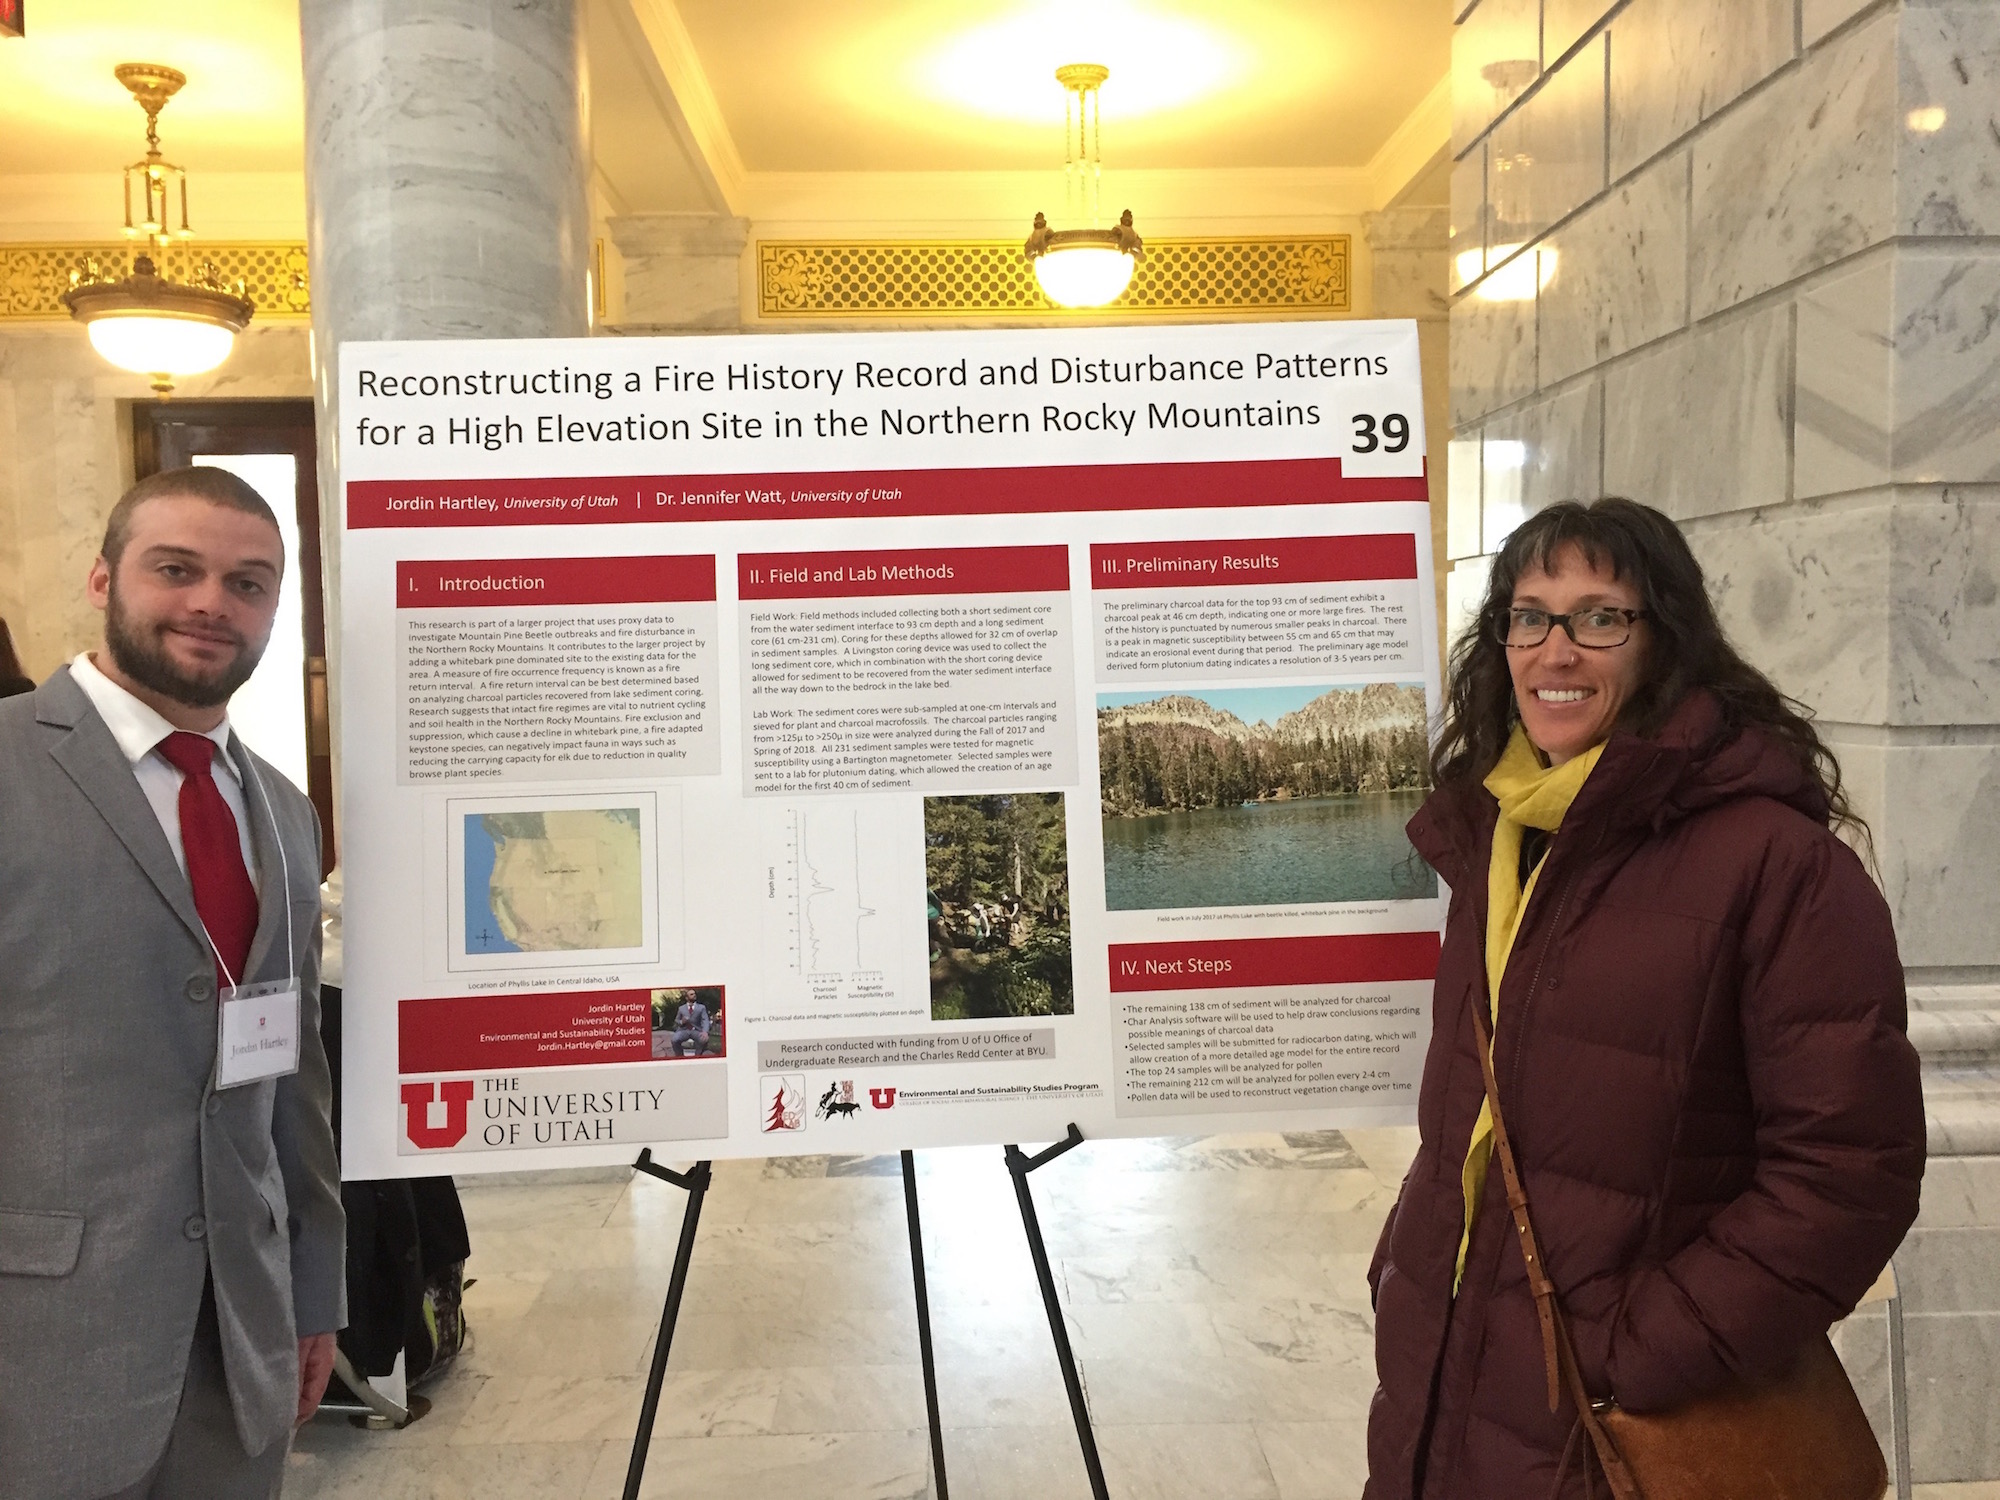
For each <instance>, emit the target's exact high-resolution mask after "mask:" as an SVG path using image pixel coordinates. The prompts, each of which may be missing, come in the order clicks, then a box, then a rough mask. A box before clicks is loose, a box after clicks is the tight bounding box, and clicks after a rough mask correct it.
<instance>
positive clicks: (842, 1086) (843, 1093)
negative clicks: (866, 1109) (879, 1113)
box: [819, 1079, 861, 1120]
mask: <svg viewBox="0 0 2000 1500" xmlns="http://www.w3.org/2000/svg"><path fill="white" fill-rule="evenodd" d="M860 1113H861V1106H860V1105H859V1104H856V1103H855V1102H854V1081H853V1080H852V1079H844V1080H843V1081H841V1082H839V1083H830V1084H828V1085H827V1086H826V1092H825V1093H824V1094H821V1095H820V1096H819V1117H820V1118H821V1119H822V1120H831V1119H833V1118H834V1117H835V1116H836V1115H837V1116H839V1117H840V1118H841V1119H844V1120H851V1119H852V1118H854V1116H856V1115H858V1114H860Z"/></svg>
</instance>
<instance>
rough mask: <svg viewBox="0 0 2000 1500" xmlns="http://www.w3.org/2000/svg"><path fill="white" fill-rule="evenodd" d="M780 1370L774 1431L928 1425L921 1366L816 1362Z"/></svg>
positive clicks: (870, 1429) (900, 1428)
mask: <svg viewBox="0 0 2000 1500" xmlns="http://www.w3.org/2000/svg"><path fill="white" fill-rule="evenodd" d="M776 1373H777V1374H778V1377H779V1395H778V1404H777V1412H776V1415H775V1416H774V1418H773V1419H772V1422H771V1425H770V1428H769V1430H770V1431H772V1432H780V1433H786V1432H789V1433H813V1432H902V1431H905V1430H907V1429H909V1428H911V1427H922V1426H923V1425H924V1422H925V1416H924V1372H923V1367H922V1366H921V1365H917V1364H907V1365H815V1366H802V1367H800V1368H797V1369H790V1370H782V1371H778V1372H776Z"/></svg>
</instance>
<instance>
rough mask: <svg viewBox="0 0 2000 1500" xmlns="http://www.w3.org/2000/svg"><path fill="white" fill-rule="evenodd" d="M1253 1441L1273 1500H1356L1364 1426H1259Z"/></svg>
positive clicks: (1354, 1422)
mask: <svg viewBox="0 0 2000 1500" xmlns="http://www.w3.org/2000/svg"><path fill="white" fill-rule="evenodd" d="M1257 1442H1258V1444H1259V1446H1261V1447H1262V1448H1263V1450H1264V1462H1265V1463H1266V1464H1268V1465H1269V1466H1270V1469H1271V1478H1272V1480H1273V1481H1274V1482H1275V1483H1276V1484H1277V1486H1278V1500H1360V1495H1361V1486H1362V1483H1363V1482H1364V1481H1365V1480H1366V1478H1367V1477H1368V1424H1367V1422H1366V1421H1365V1420H1361V1419H1358V1418H1355V1419H1349V1420H1347V1421H1341V1422H1259V1423H1258V1424H1257Z"/></svg>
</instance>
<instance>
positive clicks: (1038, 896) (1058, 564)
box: [338, 319, 1445, 1179]
mask: <svg viewBox="0 0 2000 1500" xmlns="http://www.w3.org/2000/svg"><path fill="white" fill-rule="evenodd" d="M339 381H340V395H339V424H340V430H339V442H340V463H339V475H340V483H341V486H342V494H341V505H340V524H341V531H340V537H339V559H340V571H339V577H340V589H341V597H340V619H339V627H340V641H341V650H340V674H339V680H338V693H339V703H338V709H339V715H338V717H339V722H340V724H341V736H342V738H341V751H342V753H341V758H340V765H341V776H342V786H341V806H342V808H343V824H342V828H341V859H342V863H343V866H344V868H345V870H346V872H347V880H346V886H345V896H346V900H345V906H344V910H343V922H344V928H345V931H344V937H345V949H344V954H345V959H346V963H345V979H346V984H345V986H344V991H343V994H344V1003H345V1006H346V1009H345V1011H344V1018H345V1025H344V1027H343V1030H342V1038H341V1044H342V1049H343V1059H342V1069H341V1089H342V1101H343V1103H342V1113H341V1120H342V1156H341V1162H342V1169H343V1171H345V1172H347V1173H349V1174H351V1175H352V1176H354V1177H356V1178H359V1179H367V1178H380V1177H391V1176H411V1175H423V1174H430V1173H437V1172H441V1171H442V1172H461V1171H463V1172H480V1171H517V1170H531V1171H532V1170H540V1169H544V1168H551V1167H599V1166H611V1165H629V1164H630V1163H631V1162H632V1160H633V1159H634V1157H635V1156H636V1155H637V1153H638V1151H639V1150H640V1149H641V1148H642V1147H643V1148H648V1149H651V1150H652V1151H654V1152H655V1154H657V1155H659V1156H660V1157H661V1158H662V1159H673V1160H688V1161H695V1160H703V1159H708V1158H719V1157H730V1156H770V1155H790V1154H798V1155H815V1154H817V1155H834V1154H840V1155H873V1154H878V1153H893V1152H896V1151H899V1150H913V1149H918V1148H929V1147H935V1146H954V1145H990V1144H995V1143H1006V1142H1034V1141H1048V1140H1054V1139H1057V1138H1059V1137H1061V1136H1062V1135H1064V1133H1065V1132H1066V1131H1067V1129H1068V1127H1069V1125H1070V1124H1071V1123H1074V1124H1075V1125H1076V1126H1077V1128H1078V1129H1079V1130H1081V1131H1082V1132H1083V1133H1084V1134H1085V1135H1086V1136H1090V1137H1098V1136H1117V1135H1127V1136H1132V1135H1161V1134H1165V1135H1194V1134H1212V1133H1216V1132H1218V1131H1221V1132H1270V1131H1280V1132H1282V1131H1293V1130H1324V1129H1341V1128H1349V1127H1353V1128H1364V1127H1369V1126H1375V1125H1392V1124H1406V1123H1408V1122H1409V1121H1410V1120H1412V1119H1413V1118H1414V1111H1415V1106H1416V1097H1417V1086H1418V1082H1419V1073H1420V1070H1421V1065H1422V1060H1423V1054H1424V1047H1425V1042H1426V1034H1427V1028H1428V1020H1427V1018H1428V1015H1429V1002H1430V982H1431V978H1432V976H1433V974H1434V973H1435V971H1436V965H1437V956H1438V943H1439V929H1440V927H1441V924H1442V920H1443V916H1444V906H1445V902H1444V899H1443V897H1444V894H1445V893H1444V892H1443V891H1441V890H1440V888H1439V885H1438V882H1437V880H1436V878H1435V877H1434V875H1433V874H1432V872H1431V870H1430V869H1429V867H1428V866H1426V865H1425V864H1424V863H1423V862H1422V861H1421V860H1420V859H1418V858H1417V856H1416V854H1415V852H1414V850H1412V848H1411V847H1410V844H1409V841H1408V838H1407V836H1406V834H1405V832H1404V828H1405V825H1406V824H1407V822H1408V821H1409V819H1410V816H1411V814H1412V813H1413V812H1414V811H1415V809H1416V808H1417V806H1418V805H1419V804H1420V803H1421V802H1422V800H1423V799H1424V797H1425V796H1426V795H1427V792H1428V781H1427V776H1428V772H1427V760H1428V748H1429V746H1428V734H1429V726H1430V722H1431V719H1432V716H1433V715H1434V714H1435V713H1436V711H1437V709H1438V706H1439V704H1440V702H1441V684H1440V653H1439V648H1438V622H1437V580H1436V575H1435V571H1434V564H1433V557H1434V553H1433V546H1432V535H1433V533H1432V526H1431V495H1432V492H1433V486H1434V484H1436V483H1437V482H1438V481H1439V477H1440V476H1438V475H1436V474H1434V473H1433V472H1431V469H1430V467H1429V466H1428V465H1427V462H1426V456H1425V441H1424V394H1423V388H1424V382H1423V378H1422V369H1421V362H1420V359H1419V347H1418V330H1417V326H1416V324H1415V323H1414V322H1409V321H1396V322H1371V321H1365V320H1360V319H1354V320H1342V321H1335V322H1309V321H1303V320H1301V321H1286V322H1271V323H1233V324H1216V325H1205V326H1177V325H1157V326H1154V325H1141V324H1136V323H1134V324H1125V325H1121V326H1089V327H1086V326H1082V325H1078V324H1070V323H1063V324H1058V325H1054V326H1049V327H1041V328H1007V329H994V328H970V329H955V330H933V331H925V332H882V331H862V332H844V333H816V332H798V333H785V334H763V333H751V332H745V333H731V334H728V335H726V336H725V335H680V336H672V337H638V336H633V337H618V338H584V339H550V340H495V341H480V340H452V341H440V342H432V343H417V342H403V343H348V344H344V345H342V346H341V348H340V350H339ZM725 996H726V997H727V1006H726V1012H727V1014H726V1017H725V1014H724V1011H725V1007H724V1004H723V1001H724V997H725ZM725 1037H726V1042H725ZM1363 1064H1365V1066H1364V1065H1363ZM438 1158H449V1160H447V1161H445V1162H443V1163H442V1164H441V1163H440V1162H439V1160H438Z"/></svg>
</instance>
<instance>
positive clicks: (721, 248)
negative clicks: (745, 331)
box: [607, 214, 750, 332]
mask: <svg viewBox="0 0 2000 1500" xmlns="http://www.w3.org/2000/svg"><path fill="white" fill-rule="evenodd" d="M607 227H608V228H609V229H610V231H611V242H612V244H613V245H615V246H616V247H617V249H618V255H619V258H620V260H621V261H622V262H623V269H624V277H623V280H624V295H623V297H621V298H620V304H621V305H620V307H619V310H618V327H619V328H620V329H621V330H630V331H638V330H642V329H643V330H645V331H648V332H664V331H667V330H673V331H679V332H686V331H704V332H714V331H718V330H722V329H733V328H737V327H740V326H741V325H742V322H743V247H744V244H745V243H746V242H747V241H748V239H749V235H750V221H749V220H748V219H737V218H732V217H730V216H729V215H727V214H631V215H627V216H624V217H620V218H615V219H612V220H610V221H609V223H608V225H607Z"/></svg>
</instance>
